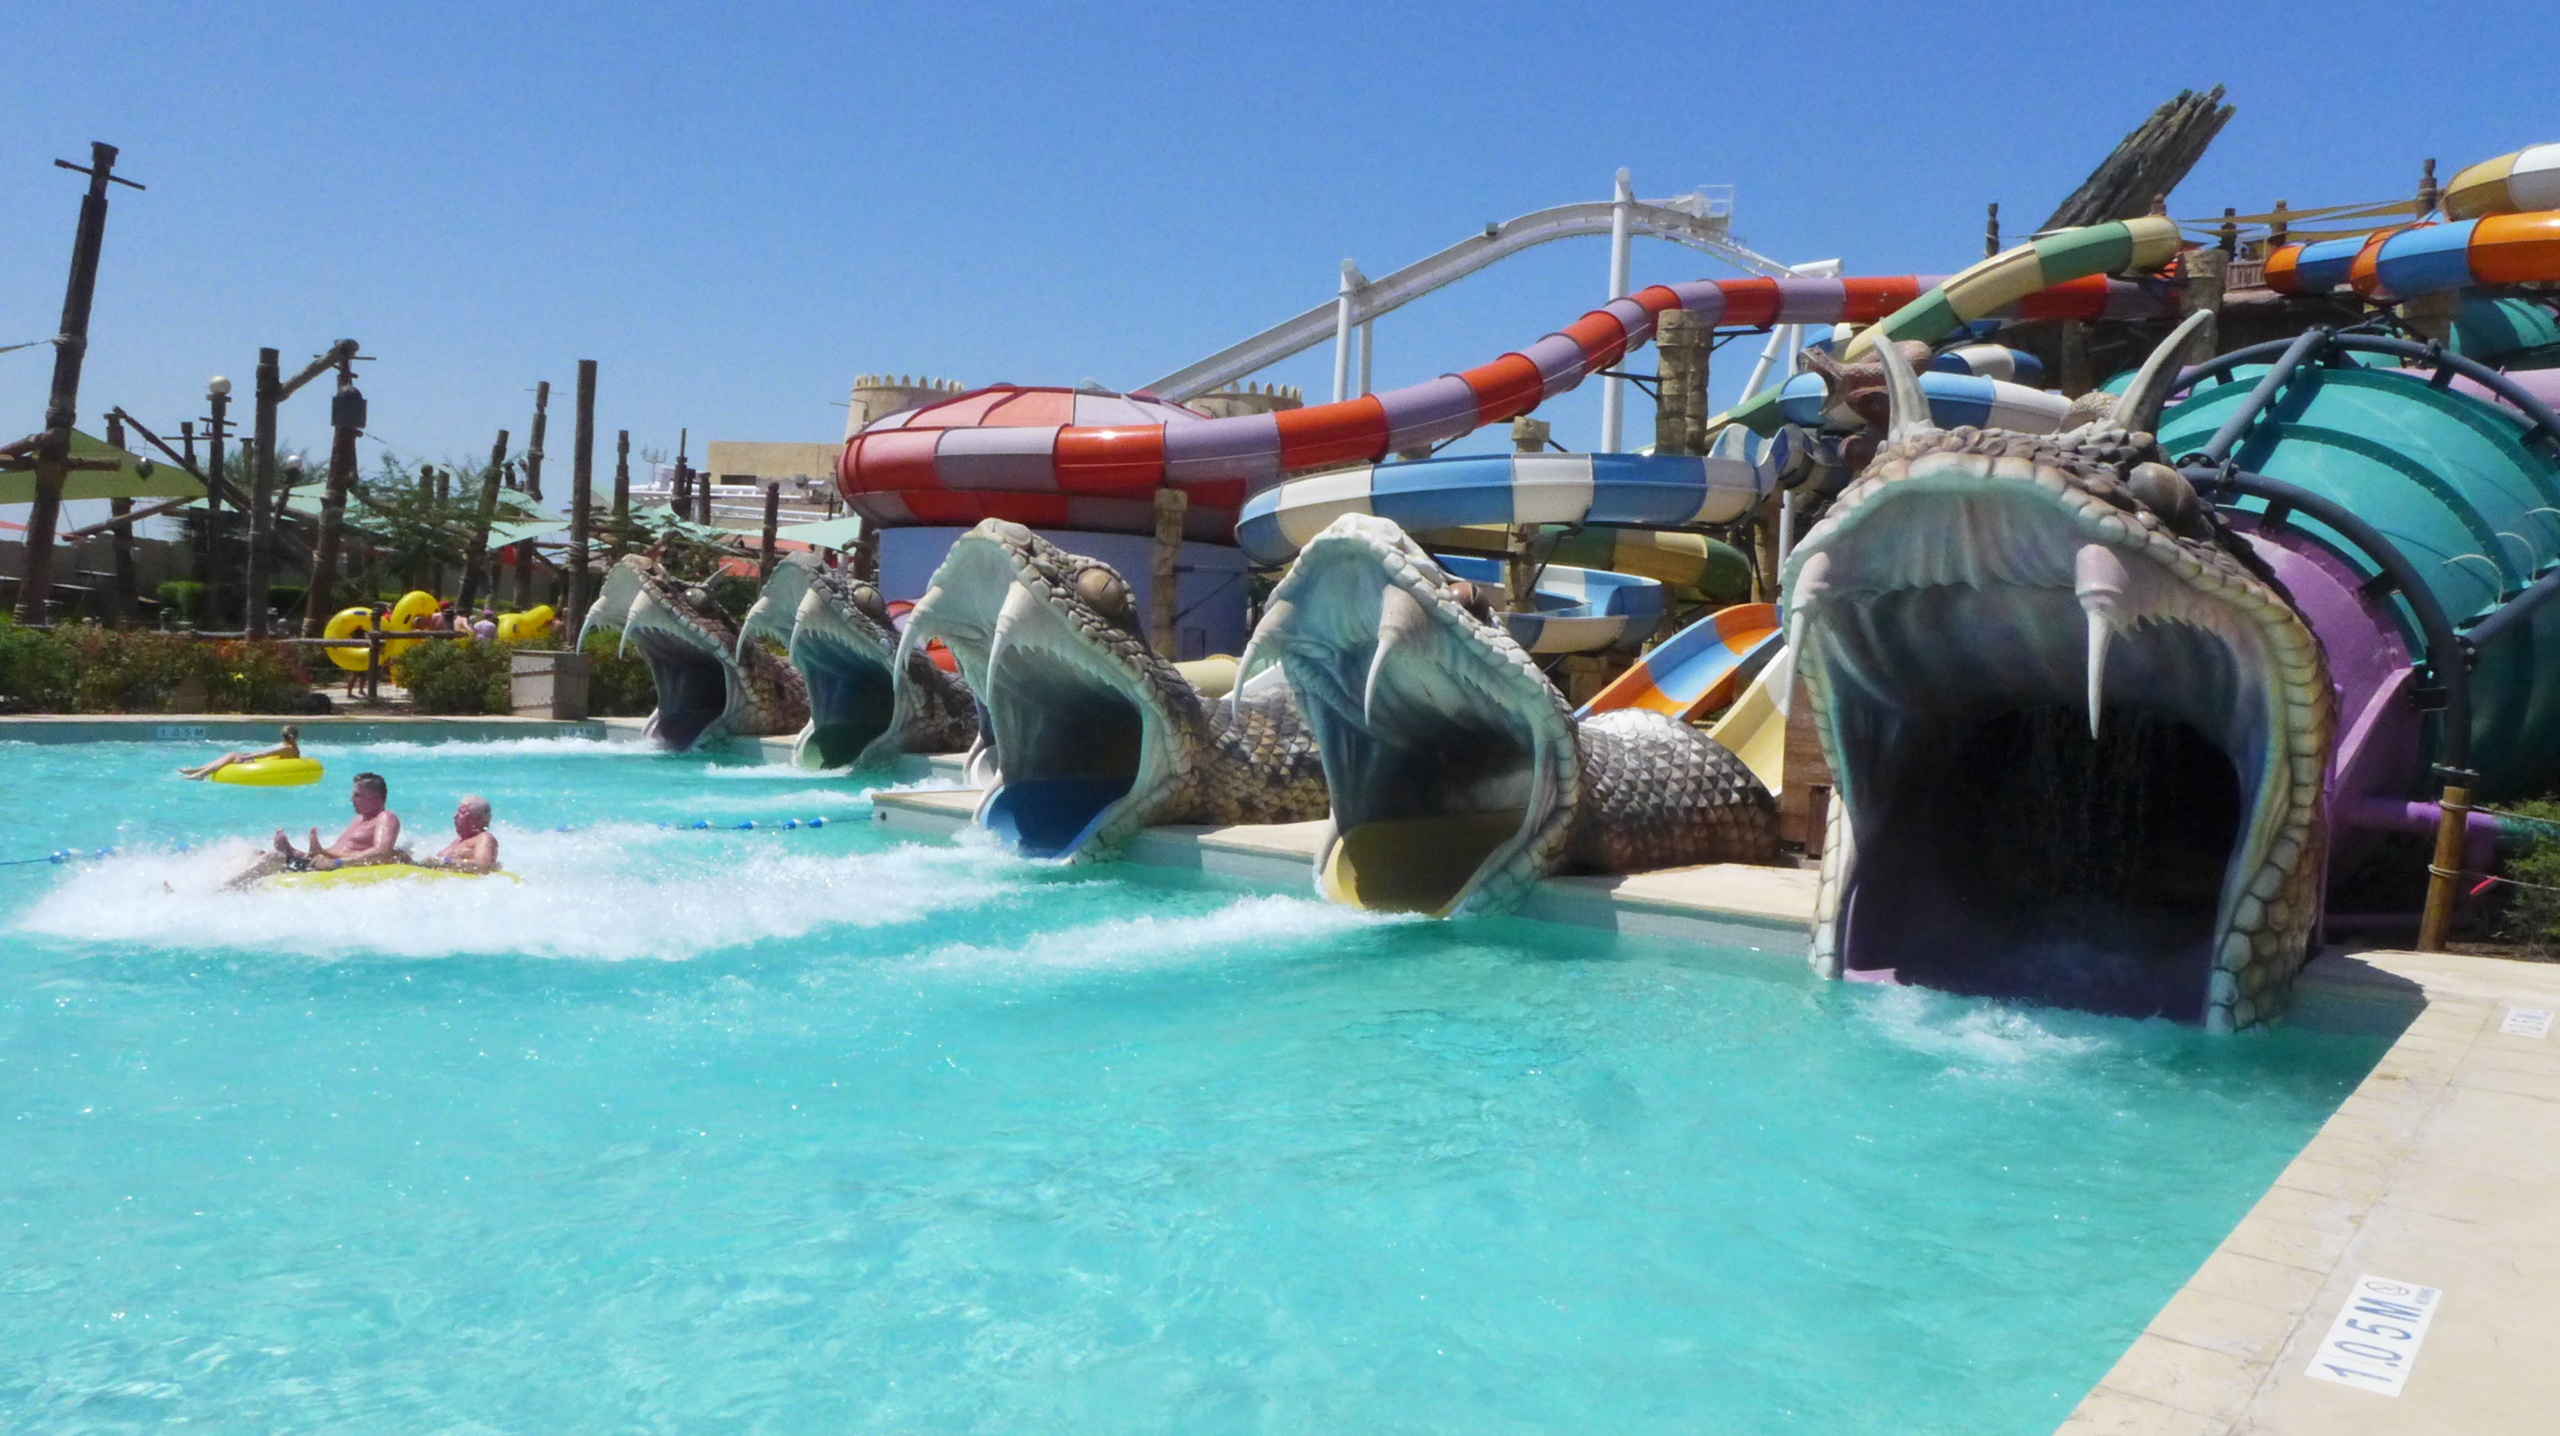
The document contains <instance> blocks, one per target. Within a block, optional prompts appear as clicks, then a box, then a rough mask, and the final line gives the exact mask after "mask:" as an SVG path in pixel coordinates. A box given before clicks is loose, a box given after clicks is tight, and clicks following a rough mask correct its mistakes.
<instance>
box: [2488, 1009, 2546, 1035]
mask: <svg viewBox="0 0 2560 1436" xmlns="http://www.w3.org/2000/svg"><path fill="white" fill-rule="evenodd" d="M2498 1030H2499V1031H2500V1032H2502V1033H2504V1034H2506V1035H2507V1036H2509V1037H2548V1036H2550V1035H2551V1013H2550V1010H2549V1009H2547V1008H2541V1007H2510V1008H2508V1009H2507V1020H2506V1021H2504V1022H2501V1023H2499V1024H2498Z"/></svg>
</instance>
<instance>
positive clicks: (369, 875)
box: [259, 863, 524, 888]
mask: <svg viewBox="0 0 2560 1436" xmlns="http://www.w3.org/2000/svg"><path fill="white" fill-rule="evenodd" d="M443 878H505V879H506V880H507V881H508V882H511V883H520V882H523V881H524V879H522V878H520V877H517V876H516V875H515V874H514V873H511V872H505V871H499V872H494V873H470V872H464V871H462V870H461V869H459V868H423V867H419V866H418V865H417V864H415V863H367V864H366V865H365V866H363V867H360V868H331V869H329V870H328V871H327V872H325V873H310V872H304V873H278V874H276V875H275V876H274V877H271V878H268V879H267V880H266V881H265V882H263V883H261V884H259V886H261V887H271V888H365V887H372V886H374V885H375V884H377V883H392V882H407V881H409V880H411V879H420V880H430V881H431V880H436V879H443Z"/></svg>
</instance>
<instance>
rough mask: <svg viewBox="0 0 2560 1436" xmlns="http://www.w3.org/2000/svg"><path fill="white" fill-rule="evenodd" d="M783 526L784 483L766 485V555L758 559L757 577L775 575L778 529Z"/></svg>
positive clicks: (778, 541)
mask: <svg viewBox="0 0 2560 1436" xmlns="http://www.w3.org/2000/svg"><path fill="white" fill-rule="evenodd" d="M781 527H782V485H781V484H779V483H768V484H766V485H765V486H764V555H763V557H761V558H759V559H758V560H757V561H756V577H758V578H771V577H773V565H774V561H775V558H776V553H775V549H776V547H777V546H778V544H779V543H780V541H781V540H780V538H779V536H778V534H777V532H776V531H777V530H779V529H780V528H781Z"/></svg>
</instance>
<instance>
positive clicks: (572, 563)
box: [567, 359, 596, 633]
mask: <svg viewBox="0 0 2560 1436" xmlns="http://www.w3.org/2000/svg"><path fill="white" fill-rule="evenodd" d="M575 442H576V449H575V450H574V452H572V453H571V454H570V455H569V624H568V628H567V631H568V632H570V633H576V632H578V631H579V630H580V629H581V628H583V627H584V626H585V625H586V621H587V594H588V591H589V587H590V585H591V583H592V582H593V580H591V579H590V578H589V577H588V576H587V562H588V553H589V541H590V539H591V538H592V537H593V535H592V533H591V532H590V529H591V526H592V524H593V520H592V519H590V518H589V517H588V511H589V510H590V509H592V508H593V507H594V506H595V496H596V361H594V360H593V359H581V360H579V361H578V428H577V437H576V441H575Z"/></svg>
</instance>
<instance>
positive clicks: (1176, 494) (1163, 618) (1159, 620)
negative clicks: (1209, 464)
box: [1147, 484, 1191, 658]
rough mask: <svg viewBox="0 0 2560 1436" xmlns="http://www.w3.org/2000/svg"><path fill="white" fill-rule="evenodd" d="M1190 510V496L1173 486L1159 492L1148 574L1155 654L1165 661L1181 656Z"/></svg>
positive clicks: (1151, 626)
mask: <svg viewBox="0 0 2560 1436" xmlns="http://www.w3.org/2000/svg"><path fill="white" fill-rule="evenodd" d="M1190 508H1191V496H1190V495H1189V494H1186V493H1184V492H1183V491H1182V490H1180V489H1177V488H1175V487H1173V486H1172V485H1171V484H1167V485H1165V486H1163V487H1162V488H1159V489H1157V490H1156V540H1155V548H1154V550H1153V552H1152V553H1151V554H1150V558H1151V559H1152V560H1153V562H1152V563H1151V564H1150V565H1149V568H1148V572H1147V607H1148V609H1149V613H1148V616H1147V617H1148V621H1147V628H1148V631H1149V633H1150V634H1151V636H1152V637H1153V638H1154V639H1155V645H1156V652H1157V653H1159V654H1162V655H1163V656H1165V657H1166V658H1178V657H1180V656H1181V646H1182V645H1181V635H1180V634H1178V633H1176V632H1175V631H1174V625H1175V623H1176V622H1178V621H1179V620H1180V618H1181V615H1182V606H1181V597H1182V593H1181V586H1182V520H1183V517H1184V515H1185V514H1187V513H1189V512H1190Z"/></svg>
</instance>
